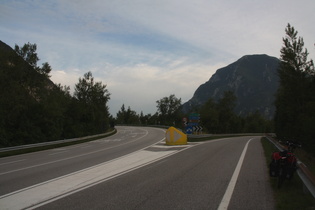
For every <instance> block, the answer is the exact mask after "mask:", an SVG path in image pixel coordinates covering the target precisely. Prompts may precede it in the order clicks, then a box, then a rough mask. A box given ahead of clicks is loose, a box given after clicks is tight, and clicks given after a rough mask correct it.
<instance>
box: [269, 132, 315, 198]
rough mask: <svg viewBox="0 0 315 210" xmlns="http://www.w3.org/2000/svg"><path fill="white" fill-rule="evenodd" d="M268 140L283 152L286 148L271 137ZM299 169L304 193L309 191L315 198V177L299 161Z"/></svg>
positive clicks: (298, 172)
mask: <svg viewBox="0 0 315 210" xmlns="http://www.w3.org/2000/svg"><path fill="white" fill-rule="evenodd" d="M266 138H267V139H268V140H269V141H270V142H271V143H272V144H274V145H275V146H276V147H277V149H278V150H280V151H283V150H284V148H283V147H282V145H280V144H279V143H278V142H276V141H275V140H274V139H272V138H270V137H269V136H266ZM297 163H298V169H297V174H298V175H299V177H300V178H301V180H302V182H303V184H304V186H303V187H304V191H305V190H306V189H307V190H308V191H309V192H310V193H311V194H312V196H313V197H314V198H315V176H314V175H313V174H312V173H311V172H310V171H309V170H308V168H307V166H306V165H305V164H304V163H302V162H301V161H300V160H299V159H298V162H297Z"/></svg>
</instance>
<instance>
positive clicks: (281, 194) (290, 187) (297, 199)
mask: <svg viewBox="0 0 315 210" xmlns="http://www.w3.org/2000/svg"><path fill="white" fill-rule="evenodd" d="M261 143H262V145H263V148H264V152H265V156H266V163H267V165H269V163H270V161H271V154H272V153H273V152H275V151H277V148H276V147H275V146H274V145H273V144H272V143H271V142H269V141H268V140H267V139H266V138H262V139H261ZM270 184H271V186H272V189H273V191H274V196H275V200H276V208H277V209H279V210H282V209H283V210H287V209H292V210H293V209H314V208H315V199H314V198H313V196H312V195H311V194H310V193H309V192H308V193H306V192H304V188H303V183H302V181H301V179H300V178H299V176H298V175H297V174H295V175H294V176H293V178H292V180H290V181H288V180H286V181H285V182H284V183H283V185H282V187H281V188H280V189H279V188H277V179H276V178H272V177H270Z"/></svg>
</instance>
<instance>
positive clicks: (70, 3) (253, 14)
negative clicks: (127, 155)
mask: <svg viewBox="0 0 315 210" xmlns="http://www.w3.org/2000/svg"><path fill="white" fill-rule="evenodd" d="M288 23H290V24H291V25H292V26H294V27H295V29H296V30H297V31H298V32H299V33H298V35H299V36H301V37H303V38H304V42H305V47H306V48H307V49H308V51H309V52H310V56H309V58H312V59H315V56H314V55H315V48H314V43H315V1H314V0H299V1H297V0H276V1H275V0H260V1H256V0H237V1H235V0H220V1H219V0H217V1H214V0H193V1H192V0H89V1H86V0H24V1H23V0H16V1H15V0H1V1H0V40H1V41H3V42H5V43H6V44H8V45H9V46H11V47H12V48H13V47H14V45H15V44H17V45H19V46H22V45H24V43H27V42H30V43H36V44H37V52H38V56H39V58H40V61H39V62H38V65H41V64H42V63H44V62H48V63H49V64H50V65H51V66H52V69H53V70H52V72H51V75H52V76H51V79H52V80H53V81H54V82H55V83H61V84H62V85H68V86H70V87H71V91H72V92H73V91H74V84H75V83H77V82H78V79H79V77H83V75H84V74H85V73H86V72H88V71H91V72H92V74H93V76H94V78H95V80H96V81H101V82H102V83H103V84H106V85H107V89H108V91H109V92H110V93H111V99H110V101H109V103H108V105H109V108H110V113H111V114H112V115H113V116H114V117H115V116H116V113H117V112H118V110H120V108H121V106H122V105H123V104H124V105H125V107H126V108H127V107H128V106H130V108H131V109H132V110H134V111H136V112H137V113H138V114H140V112H141V111H143V113H144V114H149V113H151V114H154V113H155V112H156V110H157V109H156V101H157V100H159V99H161V98H163V97H165V96H169V95H171V94H175V96H176V97H177V98H181V99H182V103H184V102H186V101H187V100H189V99H190V98H191V97H192V96H193V94H194V92H195V90H196V89H197V88H198V87H199V85H201V84H203V83H205V82H206V81H208V80H209V78H210V77H211V76H212V74H214V73H215V71H216V70H217V69H219V68H222V67H225V66H227V65H228V64H230V63H232V62H234V61H236V60H238V59H239V58H240V57H242V56H244V55H249V54H268V55H270V56H274V57H278V58H279V56H280V53H279V52H280V48H281V46H282V37H284V36H285V31H284V30H285V28H286V26H287V24H288Z"/></svg>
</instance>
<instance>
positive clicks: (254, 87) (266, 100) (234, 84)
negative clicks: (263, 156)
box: [183, 55, 280, 119]
mask: <svg viewBox="0 0 315 210" xmlns="http://www.w3.org/2000/svg"><path fill="white" fill-rule="evenodd" d="M279 63H280V60H279V59H277V58H275V57H271V56H268V55H246V56H243V57H242V58H240V59H239V60H237V61H236V62H234V63H232V64H230V65H228V66H226V67H224V68H221V69H218V70H217V71H216V73H215V74H213V75H212V77H211V78H210V79H209V80H208V81H207V82H206V83H204V84H202V85H200V86H199V87H198V88H197V90H196V91H195V93H194V95H193V97H192V98H191V99H190V100H189V101H187V102H186V103H184V104H183V112H185V113H189V112H191V111H192V110H191V108H192V107H193V108H195V107H197V108H198V107H200V106H202V105H203V104H204V103H205V102H206V101H207V100H209V99H210V98H213V99H214V100H215V101H218V100H219V99H220V98H221V97H222V96H223V93H224V92H225V91H232V92H234V94H235V96H236V97H237V102H236V107H235V112H236V113H237V114H239V115H240V116H246V115H247V114H249V113H251V112H255V111H257V110H258V111H259V112H260V113H261V114H262V115H263V116H264V117H266V118H267V119H272V118H273V116H274V113H275V106H274V104H273V103H274V100H275V93H276V91H277V89H278V86H279V77H278V75H277V68H278V66H279Z"/></svg>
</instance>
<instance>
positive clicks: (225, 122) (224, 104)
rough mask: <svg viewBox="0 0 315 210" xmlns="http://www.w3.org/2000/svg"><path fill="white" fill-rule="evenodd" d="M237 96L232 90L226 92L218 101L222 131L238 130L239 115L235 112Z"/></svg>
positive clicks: (231, 131) (220, 130)
mask: <svg viewBox="0 0 315 210" xmlns="http://www.w3.org/2000/svg"><path fill="white" fill-rule="evenodd" d="M236 99H237V98H236V96H235V95H234V93H233V92H232V91H226V92H224V95H223V97H222V98H221V99H220V100H219V102H218V111H219V125H220V127H219V128H220V129H219V132H220V133H233V132H237V131H238V130H237V126H236V125H237V116H236V114H235V112H234V108H235V105H236Z"/></svg>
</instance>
